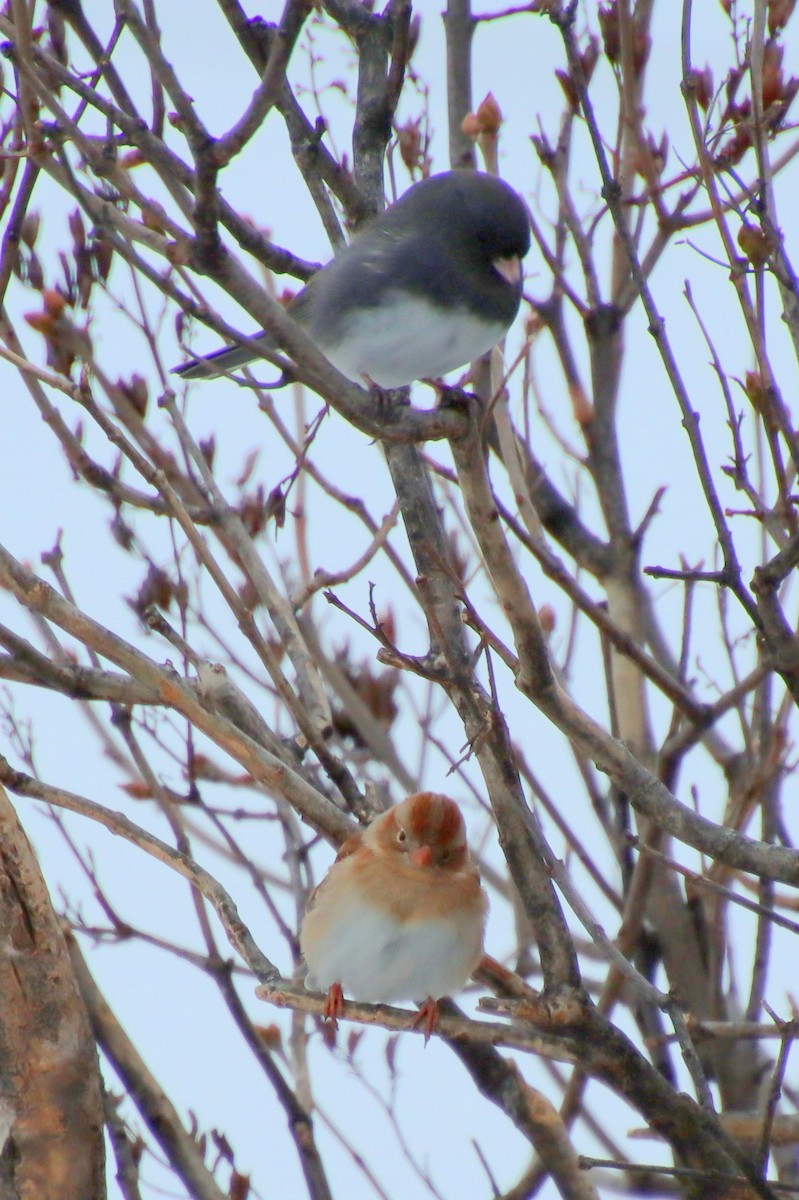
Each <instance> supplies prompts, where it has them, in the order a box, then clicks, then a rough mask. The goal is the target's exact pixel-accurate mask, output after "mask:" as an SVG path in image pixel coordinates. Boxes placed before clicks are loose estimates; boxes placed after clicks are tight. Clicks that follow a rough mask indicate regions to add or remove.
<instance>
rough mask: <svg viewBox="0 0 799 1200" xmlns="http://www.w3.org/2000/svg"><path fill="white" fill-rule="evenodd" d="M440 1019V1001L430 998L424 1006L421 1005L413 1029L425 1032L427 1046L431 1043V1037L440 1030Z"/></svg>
mask: <svg viewBox="0 0 799 1200" xmlns="http://www.w3.org/2000/svg"><path fill="white" fill-rule="evenodd" d="M438 1018H439V1012H438V1001H437V1000H434V999H433V997H432V996H428V997H427V999H426V1000H425V1002H424V1004H422V1005H420V1007H419V1011H418V1013H417V1014H416V1016H415V1017H414V1019H413V1024H412V1025H411V1029H422V1030H424V1044H425V1046H426V1045H427V1043H428V1042H429V1041H430V1035H431V1034H432V1033H435V1031H436V1029H437V1028H438Z"/></svg>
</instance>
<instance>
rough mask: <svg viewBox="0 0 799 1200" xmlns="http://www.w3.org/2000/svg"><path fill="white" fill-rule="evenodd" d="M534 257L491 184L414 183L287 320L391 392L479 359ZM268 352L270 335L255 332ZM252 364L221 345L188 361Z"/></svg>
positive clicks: (466, 177) (506, 201)
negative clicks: (523, 263)
mask: <svg viewBox="0 0 799 1200" xmlns="http://www.w3.org/2000/svg"><path fill="white" fill-rule="evenodd" d="M529 248H530V231H529V223H528V219H527V211H526V209H525V206H524V204H523V203H522V201H521V199H520V198H519V196H518V195H517V194H516V192H514V191H513V189H512V188H510V187H508V185H507V184H506V183H503V181H502V180H501V179H497V178H495V177H494V176H492V175H481V174H477V173H476V172H474V171H465V170H464V171H448V172H446V173H444V174H442V175H433V176H432V177H431V178H430V179H425V180H423V181H422V182H421V183H417V184H414V186H413V187H411V188H410V189H409V190H408V191H407V192H406V193H405V194H404V195H403V196H402V197H400V199H399V200H398V201H397V203H396V204H392V205H391V207H390V208H387V209H386V210H385V211H384V212H382V213H381V214H380V215H379V216H378V217H376V218H375V219H374V220H373V221H372V222H371V223H370V224H369V225H367V226H366V227H365V228H364V229H363V230H362V231H361V232H359V233H358V234H357V235H356V236H355V237H354V238H353V240H352V241H351V242H350V243H349V245H348V246H346V247H345V248H344V249H343V250H342V251H341V252H340V253H339V254H338V255H337V257H336V258H334V259H333V261H332V262H330V263H328V265H327V266H326V267H324V268H323V269H322V270H321V271H319V272H317V274H316V275H314V277H313V278H312V279H311V281H310V282H309V283H308V284H307V285H306V286H305V287H304V288H303V289H302V291H301V292H299V293H298V294H297V295H296V296H295V297H294V299H293V300H292V301H291V303H290V304H289V307H288V311H289V312H290V314H291V316H292V317H293V318H294V319H295V320H296V321H298V322H299V323H300V324H301V325H302V326H303V327H304V328H305V329H306V330H307V332H308V333H309V334H310V336H311V337H312V338H313V340H314V341H315V342H316V344H317V345H318V347H319V349H320V350H321V351H322V352H323V353H324V354H325V355H326V357H327V358H329V359H330V361H331V362H332V363H333V365H334V366H336V367H338V369H339V370H340V371H341V372H342V374H344V375H346V376H347V377H348V378H349V379H352V380H353V381H355V382H357V383H364V382H365V381H369V382H372V383H375V384H377V386H378V387H380V388H386V389H390V388H397V387H403V386H404V385H405V384H409V383H412V382H413V381H414V380H416V379H438V378H439V377H440V376H441V375H445V374H446V373H447V372H448V371H453V370H455V369H456V368H457V367H462V366H463V365H464V364H465V363H467V362H470V361H471V360H472V359H475V358H479V357H480V355H481V354H485V352H486V351H487V350H490V349H491V347H492V346H494V345H495V344H496V343H497V342H498V341H499V339H500V338H501V337H502V335H503V334H504V333H505V331H506V330H507V328H508V326H509V325H510V323H511V321H512V320H513V318H514V317H515V316H516V312H517V310H518V307H519V301H520V299H521V294H522V272H521V259H522V258H523V257H524V255H525V254H526V253H527V251H528V250H529ZM255 336H256V338H257V340H258V341H259V342H261V343H262V345H263V346H264V348H270V349H274V348H275V341H274V339H273V338H272V337H271V335H269V334H266V333H264V334H256V335H255ZM254 358H257V355H256V354H254V353H253V352H252V351H250V350H247V349H244V348H241V347H239V346H231V347H226V348H225V349H222V350H218V351H216V353H214V354H211V355H209V356H208V357H207V358H203V359H195V360H193V361H191V362H188V363H184V364H183V365H182V366H180V367H178V368H177V369H176V374H178V375H182V376H183V378H184V379H196V378H200V377H203V376H207V375H213V374H216V373H218V372H219V371H230V370H234V369H235V368H237V367H240V366H243V365H244V364H245V363H248V362H251V361H252V360H253V359H254Z"/></svg>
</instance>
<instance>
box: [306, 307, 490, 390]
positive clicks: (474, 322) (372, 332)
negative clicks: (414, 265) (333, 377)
mask: <svg viewBox="0 0 799 1200" xmlns="http://www.w3.org/2000/svg"><path fill="white" fill-rule="evenodd" d="M503 333H504V327H503V326H502V325H501V324H500V323H498V322H496V321H487V320H484V319H483V318H481V317H477V316H474V315H472V314H471V313H469V312H468V311H467V310H466V309H464V308H453V309H452V310H451V311H450V312H447V311H445V310H443V309H441V308H439V307H437V306H436V307H433V306H432V305H431V304H430V303H429V302H427V301H425V300H418V299H415V298H412V297H402V298H401V299H400V298H397V299H396V300H391V301H389V302H388V303H386V304H382V305H381V306H380V307H379V308H376V309H371V310H369V311H366V312H364V311H360V312H359V313H358V314H357V319H354V320H353V321H352V323H351V325H350V326H349V327H348V328H347V330H346V331H345V333H344V335H343V336H342V333H341V331H338V332H337V338H338V339H340V340H338V343H337V345H335V346H330V345H325V341H324V338H323V337H319V339H318V340H319V344H320V346H321V348H322V349H323V350H324V352H325V354H326V355H327V357H328V358H329V359H330V361H331V362H332V363H333V365H334V366H336V367H338V369H339V371H341V373H342V374H343V375H346V376H347V377H348V378H349V379H352V380H354V381H355V382H357V383H362V382H363V380H364V377H366V378H368V379H371V380H372V381H373V382H374V383H376V384H377V385H378V387H381V388H386V389H390V388H398V387H404V386H405V385H406V384H408V383H412V382H413V380H415V379H438V378H439V377H440V376H441V375H446V374H447V373H448V372H449V371H454V370H455V368H456V367H460V366H462V365H463V363H465V362H468V361H469V360H470V359H473V358H479V357H480V355H481V354H485V353H486V351H487V350H490V349H491V347H492V346H495V345H496V343H497V342H498V341H499V339H500V338H501V337H502V334H503Z"/></svg>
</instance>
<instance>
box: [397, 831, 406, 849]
mask: <svg viewBox="0 0 799 1200" xmlns="http://www.w3.org/2000/svg"><path fill="white" fill-rule="evenodd" d="M407 840H408V835H407V833H406V832H405V830H404V829H398V830H397V841H398V842H399V844H400V845H402V843H403V842H407Z"/></svg>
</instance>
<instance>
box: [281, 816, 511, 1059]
mask: <svg viewBox="0 0 799 1200" xmlns="http://www.w3.org/2000/svg"><path fill="white" fill-rule="evenodd" d="M487 908H488V899H487V897H486V894H485V892H484V891H483V889H482V887H481V886H480V876H479V874H478V871H477V868H476V866H475V865H474V863H473V862H472V859H471V855H470V854H469V847H468V845H467V844H466V829H465V827H464V823H463V817H462V816H461V812H460V809H459V808H458V806H457V804H455V802H454V800H450V799H449V798H448V797H447V796H439V795H436V794H435V793H434V792H420V793H418V794H417V795H415V796H409V797H408V798H407V800H403V802H402V803H401V804H398V805H396V806H395V807H394V808H391V809H389V811H388V812H385V813H383V814H382V815H381V816H379V817H377V818H376V820H374V821H373V822H372V823H371V825H369V826H368V828H367V829H365V830H364V831H363V833H357V834H355V835H354V836H353V837H351V838H348V839H347V841H346V842H345V843H344V845H343V846H342V847H341V849H340V851H339V854H338V857H337V859H336V861H335V862H334V863H333V866H332V867H331V868H330V870H329V871H328V873H327V875H326V876H325V878H324V879H323V880H322V882H321V884H320V885H319V887H318V888H317V889H316V891H315V892H314V893H313V895H312V896H311V901H310V904H309V906H308V911H307V912H306V914H305V920H304V921H303V924H302V929H301V930H300V947H301V949H302V953H303V956H304V958H305V962H306V964H307V966H308V975H307V978H306V981H305V986H306V987H307V988H308V989H310V990H313V991H325V990H326V991H327V1005H326V1007H325V1016H326V1017H327V1019H328V1020H330V1021H332V1022H333V1023H334V1024H335V1022H336V1019H337V1017H339V1016H340V1015H341V1012H342V1005H343V993H344V991H346V992H347V993H348V994H349V995H350V996H351V997H352V998H353V999H354V1000H365V1001H369V1002H372V1003H382V1002H385V1001H391V1000H416V1001H424V1003H423V1004H422V1006H421V1010H420V1012H419V1014H418V1016H417V1018H416V1020H415V1021H414V1027H418V1026H421V1027H422V1028H423V1029H424V1031H425V1035H426V1037H429V1036H430V1033H431V1032H432V1030H433V1029H434V1028H435V1026H436V1024H437V1021H438V1004H437V1001H438V999H439V998H440V997H441V996H449V995H452V994H453V993H455V992H458V991H460V989H461V988H462V987H463V985H464V983H465V982H466V980H467V979H468V978H469V976H470V975H471V973H472V971H473V970H474V968H475V967H476V966H477V964H478V962H479V961H480V957H481V955H482V952H483V928H484V926H485V919H486V912H487ZM425 997H427V999H425Z"/></svg>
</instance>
